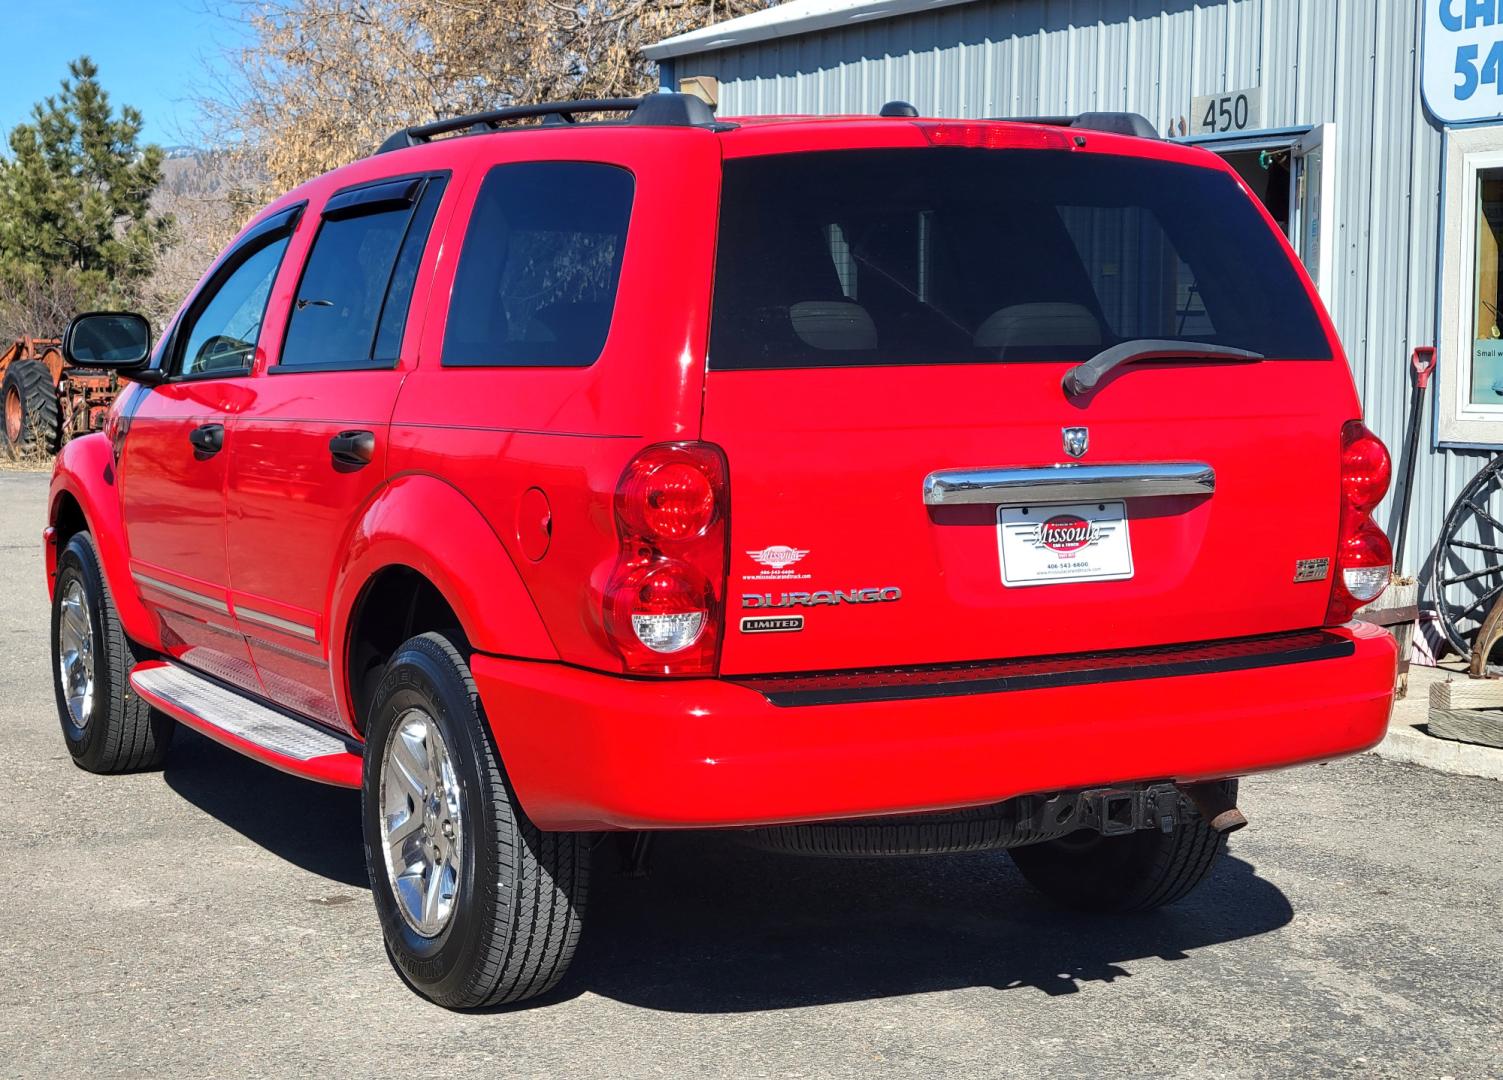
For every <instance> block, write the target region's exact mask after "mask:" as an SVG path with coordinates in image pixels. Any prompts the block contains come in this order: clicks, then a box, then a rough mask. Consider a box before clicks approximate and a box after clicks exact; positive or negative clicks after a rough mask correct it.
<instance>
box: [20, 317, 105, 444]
mask: <svg viewBox="0 0 1503 1080" xmlns="http://www.w3.org/2000/svg"><path fill="white" fill-rule="evenodd" d="M119 392H120V379H119V377H118V376H116V375H114V374H112V373H110V372H104V371H91V370H89V369H87V368H76V367H69V366H68V365H67V363H66V362H64V360H63V351H62V343H61V342H60V341H58V340H57V339H56V338H31V337H24V338H17V339H16V340H15V341H13V342H11V343H10V345H8V346H6V347H5V349H4V351H3V352H0V451H4V452H5V453H6V454H8V455H9V456H10V457H11V459H12V460H15V459H17V458H22V457H33V456H36V457H41V456H45V455H48V454H54V453H56V452H57V450H58V448H59V447H60V446H62V444H63V443H65V442H67V441H68V440H69V439H71V438H73V436H75V435H83V434H86V433H87V432H90V431H98V430H99V429H100V428H102V427H103V426H104V418H105V414H106V413H108V412H109V408H110V403H111V402H112V401H114V400H115V395H116V394H118V393H119Z"/></svg>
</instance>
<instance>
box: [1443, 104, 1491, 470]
mask: <svg viewBox="0 0 1503 1080" xmlns="http://www.w3.org/2000/svg"><path fill="white" fill-rule="evenodd" d="M1445 188H1446V191H1445V208H1446V209H1445V217H1446V220H1445V233H1444V241H1443V247H1442V251H1441V278H1442V281H1441V293H1440V306H1441V311H1440V342H1439V346H1440V355H1439V359H1440V401H1439V410H1440V417H1439V419H1440V423H1439V432H1438V433H1439V440H1438V441H1439V442H1440V443H1442V444H1444V445H1453V446H1500V445H1503V132H1499V131H1497V130H1489V129H1484V128H1478V129H1472V130H1453V131H1450V132H1448V133H1447V136H1446V180H1445Z"/></svg>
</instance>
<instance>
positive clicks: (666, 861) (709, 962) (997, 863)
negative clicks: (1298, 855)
mask: <svg viewBox="0 0 1503 1080" xmlns="http://www.w3.org/2000/svg"><path fill="white" fill-rule="evenodd" d="M613 854H614V853H613V852H612V851H611V850H610V848H609V846H602V848H601V849H600V851H599V855H600V856H601V857H600V858H599V859H598V861H597V863H596V866H597V869H598V872H597V874H596V875H595V878H594V887H593V889H592V892H591V896H590V918H589V921H588V923H587V925H586V930H585V935H584V938H583V941H582V943H581V946H580V952H579V955H578V958H577V959H576V961H575V964H574V967H573V969H572V970H571V972H570V974H569V976H568V977H567V978H566V980H565V982H564V984H563V985H562V986H561V987H560V988H559V990H558V992H557V994H556V995H550V997H556V998H557V997H571V996H573V995H576V994H579V993H583V992H586V991H589V992H591V993H596V994H603V995H605V996H606V997H610V998H613V999H615V1000H618V1001H622V1002H626V1003H630V1004H633V1005H639V1006H642V1007H644V1008H651V1009H662V1010H668V1011H673V1012H687V1013H722V1012H744V1011H760V1010H764V1009H784V1008H794V1007H798V1006H807V1005H821V1004H828V1003H832V1002H841V1001H855V1000H864V999H869V998H880V997H890V996H898V995H906V994H916V993H926V992H930V991H935V990H953V989H957V988H964V987H993V988H996V989H1013V988H1021V987H1032V988H1034V989H1036V990H1041V991H1043V992H1044V993H1046V994H1049V995H1061V994H1071V993H1075V992H1077V991H1078V990H1079V989H1080V986H1081V984H1082V983H1088V982H1099V983H1112V982H1116V981H1118V980H1127V979H1130V978H1131V972H1129V971H1128V970H1127V969H1126V968H1124V967H1123V966H1122V965H1123V964H1124V963H1128V962H1131V961H1134V960H1141V959H1145V958H1149V957H1157V958H1160V959H1163V960H1188V959H1189V955H1188V954H1189V953H1190V952H1191V950H1195V949H1201V948H1205V947H1207V946H1213V945H1217V944H1221V943H1223V942H1227V941H1235V940H1237V939H1240V938H1246V937H1252V936H1254V935H1257V934H1263V933H1267V932H1268V931H1270V930H1276V929H1278V928H1279V927H1281V926H1284V925H1285V924H1287V923H1288V922H1289V921H1290V919H1292V918H1293V914H1294V913H1293V909H1292V908H1291V907H1290V905H1289V901H1288V899H1287V898H1286V897H1285V896H1284V894H1283V893H1282V892H1281V891H1280V890H1279V889H1278V887H1277V886H1275V885H1273V884H1272V883H1270V882H1268V881H1266V880H1264V879H1262V878H1260V877H1258V876H1257V874H1256V872H1255V871H1254V869H1253V867H1252V865H1251V864H1249V863H1247V862H1245V861H1244V860H1242V859H1239V858H1237V857H1236V856H1235V855H1231V856H1229V857H1226V858H1223V859H1222V860H1221V863H1220V865H1219V866H1218V867H1217V869H1216V871H1215V872H1214V874H1213V875H1212V877H1211V879H1210V880H1209V881H1207V882H1206V883H1205V884H1204V885H1203V886H1202V887H1201V888H1200V889H1199V890H1197V891H1196V892H1195V893H1193V894H1192V895H1191V896H1189V897H1187V898H1186V899H1185V900H1183V901H1181V902H1180V903H1179V904H1176V905H1174V906H1172V907H1170V908H1166V909H1164V910H1162V911H1158V912H1151V913H1145V914H1141V915H1131V916H1122V917H1115V918H1108V917H1091V916H1086V915H1077V914H1074V913H1071V912H1065V911H1061V910H1059V909H1057V908H1054V907H1051V906H1048V905H1047V904H1045V902H1044V901H1042V900H1041V899H1040V898H1039V897H1038V896H1037V894H1035V893H1033V892H1032V891H1031V890H1030V889H1029V887H1028V886H1027V885H1026V884H1025V883H1024V881H1023V879H1022V877H1021V876H1020V875H1019V874H1018V872H1017V871H1016V870H1015V869H1014V868H1013V865H1012V861H1011V859H1009V858H1008V857H1007V855H1006V854H1005V853H1003V852H988V853H981V854H972V855H955V856H928V857H920V858H906V859H819V858H807V857H799V856H791V855H778V854H772V853H767V852H761V851H757V850H755V849H752V848H749V847H746V846H744V845H742V844H740V843H739V842H737V841H736V840H734V839H732V838H730V837H727V836H713V835H711V834H704V833H701V834H683V835H674V836H668V837H664V838H660V840H659V841H658V847H657V850H656V851H655V852H654V866H653V872H652V876H651V877H649V878H647V879H645V880H641V879H637V880H633V879H629V878H625V877H622V876H621V875H620V873H619V872H618V871H617V869H616V865H615V861H616V860H615V859H614V857H613Z"/></svg>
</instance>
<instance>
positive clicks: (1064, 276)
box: [710, 149, 1330, 368]
mask: <svg viewBox="0 0 1503 1080" xmlns="http://www.w3.org/2000/svg"><path fill="white" fill-rule="evenodd" d="M1135 338H1167V339H1175V340H1182V341H1187V342H1200V343H1204V344H1214V345H1227V346H1233V347H1236V348H1242V349H1250V350H1252V351H1254V352H1259V353H1262V354H1264V355H1265V356H1268V357H1270V358H1308V359H1316V358H1327V357H1329V356H1330V345H1329V343H1328V341H1327V340H1326V336H1325V334H1324V332H1323V331H1322V329H1321V325H1320V321H1319V318H1318V316H1317V315H1316V313H1315V311H1314V309H1313V307H1312V306H1311V303H1310V300H1309V297H1308V296H1307V295H1306V292H1305V288H1304V285H1303V284H1302V282H1301V281H1300V279H1299V277H1298V276H1297V275H1296V273H1295V271H1294V269H1293V267H1292V265H1291V264H1290V260H1289V258H1288V256H1287V255H1286V254H1285V252H1284V250H1283V248H1282V247H1281V245H1280V244H1279V242H1278V240H1277V238H1276V236H1275V235H1274V234H1273V232H1272V231H1271V230H1270V229H1269V228H1268V225H1267V223H1266V222H1265V221H1264V220H1263V218H1262V217H1261V216H1260V215H1259V213H1258V212H1257V209H1256V208H1255V207H1254V206H1253V205H1252V202H1251V201H1250V200H1249V199H1248V198H1247V196H1246V195H1244V194H1243V193H1242V191H1241V189H1240V188H1239V187H1238V186H1237V184H1236V182H1235V180H1234V179H1233V178H1232V177H1230V176H1227V175H1225V174H1223V173H1220V172H1217V171H1215V170H1212V169H1204V168H1198V167H1193V166H1183V165H1176V164H1172V163H1167V162H1157V161H1148V160H1141V159H1135V158H1122V157H1109V156H1106V155H1097V154H1076V153H1063V152H1049V151H986V150H964V149H929V150H877V151H837V152H823V153H811V154H789V155H769V156H766V157H757V158H748V159H743V160H733V161H728V162H726V164H725V174H724V185H723V188H722V195H721V220H720V237H719V246H718V255H717V262H716V274H715V294H714V310H713V313H712V319H711V333H710V366H711V367H712V368H783V367H827V366H840V365H846V364H850V365H868V364H931V363H932V364H954V363H980V362H987V361H997V360H1004V361H1029V360H1038V361H1043V360H1070V361H1080V360H1086V359H1089V358H1090V357H1092V356H1094V355H1095V354H1096V353H1098V352H1100V351H1101V350H1103V349H1105V348H1108V347H1110V346H1112V345H1115V344H1119V343H1121V342H1124V341H1129V340H1132V339H1135Z"/></svg>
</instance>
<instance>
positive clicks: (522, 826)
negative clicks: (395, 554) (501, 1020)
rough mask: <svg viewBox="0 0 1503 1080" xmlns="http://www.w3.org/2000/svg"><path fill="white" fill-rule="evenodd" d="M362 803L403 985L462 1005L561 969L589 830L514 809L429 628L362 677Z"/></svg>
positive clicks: (455, 670)
mask: <svg viewBox="0 0 1503 1080" xmlns="http://www.w3.org/2000/svg"><path fill="white" fill-rule="evenodd" d="M362 816H363V820H364V826H365V858H366V867H367V869H368V871H369V873H370V882H371V895H372V897H373V898H374V899H375V903H376V913H377V915H378V916H379V917H380V919H381V929H382V932H383V933H384V934H385V937H386V948H387V952H388V953H389V954H390V956H391V958H392V962H393V964H394V965H395V966H396V968H397V970H398V971H399V972H400V973H401V975H402V976H403V978H405V979H406V980H407V982H408V983H409V984H411V985H412V987H413V988H414V989H415V990H417V991H418V992H419V993H421V994H422V995H424V996H425V997H427V998H430V999H431V1000H433V1001H435V1002H437V1003H438V1004H440V1005H443V1006H446V1007H448V1008H451V1009H468V1008H476V1007H480V1006H487V1005H503V1004H509V1003H512V1002H518V1001H523V1000H525V999H527V998H531V997H535V996H537V995H538V994H542V993H545V992H546V991H548V990H551V989H552V988H553V987H554V986H556V985H557V984H558V981H559V980H560V979H561V978H563V975H564V971H565V970H566V969H567V968H568V966H569V961H570V960H571V959H572V958H573V956H574V950H575V948H576V946H577V945H578V942H579V934H580V926H581V916H582V915H583V911H584V906H585V898H586V894H587V890H588V881H589V850H590V848H589V840H590V837H589V836H588V834H584V833H549V832H543V831H541V830H540V829H538V828H537V827H536V826H535V825H533V824H532V823H531V822H530V821H528V820H527V816H526V815H525V814H524V813H523V812H522V808H521V806H520V805H519V804H518V803H517V800H516V796H515V794H514V793H513V792H512V790H511V786H510V784H509V782H508V781H507V778H506V773H505V770H504V769H503V767H502V763H501V759H500V755H499V754H498V753H497V752H496V748H495V745H494V742H493V740H492V737H491V732H490V726H489V724H487V723H486V720H485V715H484V713H483V711H482V709H481V705H480V696H479V694H478V693H477V692H476V689H475V681H474V679H473V678H472V677H471V675H470V668H469V664H468V663H466V661H465V657H464V655H463V654H462V653H461V652H460V650H459V649H458V648H457V647H456V645H455V644H454V642H452V641H450V640H449V639H448V638H446V637H444V636H443V635H441V634H436V633H429V634H422V635H419V636H418V637H415V638H412V639H410V640H409V641H407V642H406V643H405V644H403V645H402V646H401V648H399V649H398V650H397V652H396V655H395V656H393V657H392V660H391V662H390V664H388V665H387V668H386V672H385V674H384V675H383V677H382V679H381V683H380V685H379V686H378V687H377V689H376V693H375V697H374V699H373V701H372V704H371V710H370V721H369V724H368V725H367V730H366V753H365V774H364V783H363V785H362ZM435 881H436V882H437V884H436V885H433V886H432V891H433V894H434V895H433V896H432V897H431V898H430V895H429V894H430V884H432V883H433V882H435Z"/></svg>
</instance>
